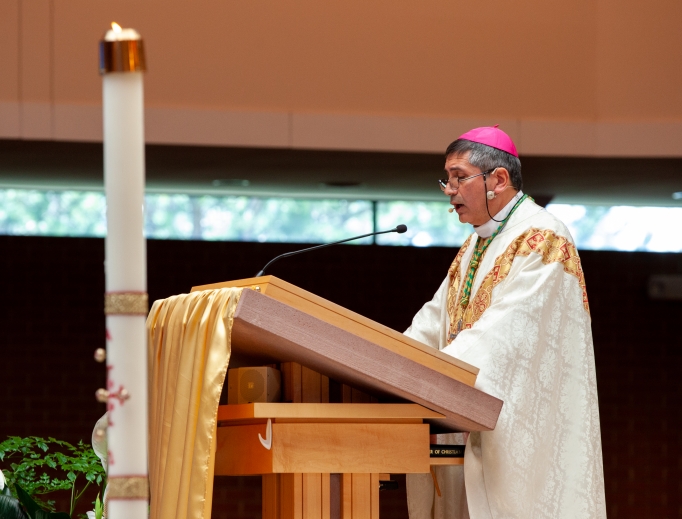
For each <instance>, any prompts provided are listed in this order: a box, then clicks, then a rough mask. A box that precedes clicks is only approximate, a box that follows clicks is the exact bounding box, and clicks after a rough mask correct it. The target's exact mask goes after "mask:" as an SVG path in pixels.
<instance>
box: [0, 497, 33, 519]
mask: <svg viewBox="0 0 682 519" xmlns="http://www.w3.org/2000/svg"><path fill="white" fill-rule="evenodd" d="M0 517H1V518H2V519H30V517H29V516H28V515H26V512H24V509H23V508H21V504H20V503H19V500H18V499H17V498H15V497H12V496H11V495H10V496H8V495H6V494H4V493H3V494H2V495H0Z"/></svg>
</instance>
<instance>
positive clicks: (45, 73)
mask: <svg viewBox="0 0 682 519" xmlns="http://www.w3.org/2000/svg"><path fill="white" fill-rule="evenodd" d="M50 3H51V1H50V0H23V1H22V2H21V26H20V30H21V40H20V41H21V54H20V56H21V64H20V70H21V93H20V95H21V99H22V101H24V102H30V103H34V102H36V103H49V102H51V88H50V85H51V73H52V64H51V60H50V52H51V48H50V46H51V41H50V40H51V35H52V34H51V33H52V28H51V25H52V24H51V13H50Z"/></svg>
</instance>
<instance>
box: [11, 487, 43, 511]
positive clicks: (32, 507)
mask: <svg viewBox="0 0 682 519" xmlns="http://www.w3.org/2000/svg"><path fill="white" fill-rule="evenodd" d="M14 488H15V489H16V491H17V496H18V497H19V501H21V504H22V505H24V507H25V508H26V511H27V512H28V515H29V516H30V517H32V518H33V519H35V517H36V514H37V513H38V512H42V511H43V509H42V508H40V507H39V506H38V503H36V502H35V501H34V500H33V499H31V496H29V495H28V494H27V493H26V491H25V490H24V489H23V488H21V487H20V486H19V485H15V487H14Z"/></svg>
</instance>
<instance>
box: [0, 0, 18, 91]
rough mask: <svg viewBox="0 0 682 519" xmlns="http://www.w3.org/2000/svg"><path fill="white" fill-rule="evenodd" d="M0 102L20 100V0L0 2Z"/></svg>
mask: <svg viewBox="0 0 682 519" xmlns="http://www.w3.org/2000/svg"><path fill="white" fill-rule="evenodd" d="M0 49H2V52H0V71H1V75H0V78H1V79H0V102H2V101H5V102H6V101H13V102H16V101H18V100H19V0H5V1H2V2H0Z"/></svg>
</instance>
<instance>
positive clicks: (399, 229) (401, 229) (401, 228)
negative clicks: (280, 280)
mask: <svg viewBox="0 0 682 519" xmlns="http://www.w3.org/2000/svg"><path fill="white" fill-rule="evenodd" d="M406 231H407V225H403V224H400V225H397V226H396V227H395V228H394V229H390V230H388V231H377V232H371V233H369V234H363V235H361V236H355V237H353V238H347V239H345V240H341V241H335V242H332V243H325V244H322V245H316V246H315V247H308V248H307V249H301V250H296V251H293V252H286V253H284V254H280V255H279V256H277V257H275V258H273V259H271V260H270V261H268V262H267V264H266V265H265V266H264V267H263V268H262V269H260V271H259V272H258V274H256V275H255V276H254V277H256V278H257V277H260V276H262V275H263V272H265V269H267V268H268V267H269V266H270V265H271V264H273V263H274V262H275V261H277V260H278V259H280V258H287V257H289V256H294V255H296V254H301V253H302V252H308V251H309V250H316V249H322V248H323V247H329V246H330V245H338V244H339V243H346V242H348V241H353V240H359V239H360V238H367V236H376V235H377V234H387V233H389V232H397V233H398V234H403V233H404V232H406Z"/></svg>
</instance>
